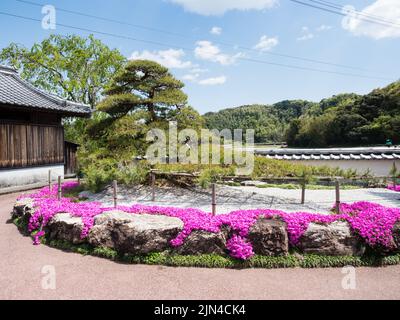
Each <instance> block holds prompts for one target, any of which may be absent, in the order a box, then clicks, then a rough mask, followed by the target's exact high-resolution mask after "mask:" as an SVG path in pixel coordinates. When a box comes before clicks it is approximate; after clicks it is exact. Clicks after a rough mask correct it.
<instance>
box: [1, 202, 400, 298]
mask: <svg viewBox="0 0 400 320" xmlns="http://www.w3.org/2000/svg"><path fill="white" fill-rule="evenodd" d="M17 196H18V195H16V194H14V195H7V196H0V255H1V257H2V261H1V263H0V288H1V289H0V299H149V300H155V299H166V300H182V299H199V300H219V299H227V300H231V299H232V300H248V299H255V300H257V299H266V300H267V299H325V300H328V299H393V300H398V299H400V277H399V274H400V266H393V267H387V268H360V269H357V270H356V289H355V290H344V289H343V288H342V281H343V277H344V276H345V275H344V274H342V269H340V268H339V269H278V270H266V269H257V270H251V269H247V270H223V269H198V268H167V267H161V266H144V265H125V264H119V263H114V262H112V261H108V260H105V259H100V258H96V257H85V256H81V255H78V254H73V253H66V252H63V251H61V250H56V249H52V248H49V247H46V246H37V247H35V246H32V240H31V239H30V238H25V237H23V236H22V235H21V234H20V233H19V232H18V231H17V229H16V227H15V226H14V225H12V224H9V223H7V220H8V219H9V217H10V212H11V209H12V206H13V204H14V202H15V199H16V198H17ZM45 266H47V269H46V268H45V269H44V267H45ZM49 267H50V268H53V270H54V271H55V276H56V278H55V280H56V282H55V283H56V289H55V290H45V289H43V288H42V282H46V281H44V280H46V275H48V274H47V273H42V272H44V271H46V270H49Z"/></svg>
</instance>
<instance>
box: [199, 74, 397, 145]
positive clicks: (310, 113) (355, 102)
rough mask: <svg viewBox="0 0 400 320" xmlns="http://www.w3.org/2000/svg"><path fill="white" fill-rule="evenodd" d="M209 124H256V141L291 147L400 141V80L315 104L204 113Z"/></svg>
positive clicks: (246, 126) (219, 126)
mask: <svg viewBox="0 0 400 320" xmlns="http://www.w3.org/2000/svg"><path fill="white" fill-rule="evenodd" d="M204 119H205V121H206V125H207V127H208V128H209V129H218V130H222V129H231V130H233V129H238V128H241V129H244V130H246V129H254V130H255V142H256V143H274V142H282V141H287V143H288V144H289V146H292V147H328V146H355V145H372V144H384V143H385V141H386V139H392V140H393V142H394V143H396V144H398V143H400V82H399V81H397V82H394V83H392V84H390V85H388V86H387V87H385V88H380V89H375V90H374V91H372V92H371V93H369V94H367V95H364V96H360V95H357V94H354V93H345V94H340V95H336V96H333V97H331V98H327V99H323V100H322V101H320V102H319V103H315V102H310V101H304V100H288V101H282V102H279V103H276V104H274V105H257V104H256V105H247V106H241V107H237V108H230V109H225V110H221V111H219V112H210V113H207V114H205V115H204Z"/></svg>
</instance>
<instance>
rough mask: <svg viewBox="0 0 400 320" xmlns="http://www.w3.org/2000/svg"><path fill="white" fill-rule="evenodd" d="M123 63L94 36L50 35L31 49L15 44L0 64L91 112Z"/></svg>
mask: <svg viewBox="0 0 400 320" xmlns="http://www.w3.org/2000/svg"><path fill="white" fill-rule="evenodd" d="M124 61H125V58H124V56H122V55H121V53H120V52H119V51H118V50H112V49H110V48H109V47H107V46H106V45H105V44H103V43H102V42H101V41H100V40H97V39H95V38H94V37H93V36H92V35H91V36H89V37H88V38H82V37H80V36H77V35H69V36H62V35H51V36H50V37H49V38H47V39H45V40H43V41H42V42H41V43H36V44H34V45H33V46H32V48H30V49H29V48H26V47H24V46H21V45H19V44H16V43H12V44H10V45H9V46H8V47H6V48H4V49H3V50H2V51H1V52H0V62H1V63H6V64H8V65H10V66H12V67H14V68H17V69H18V70H19V71H20V73H21V76H22V77H23V78H24V79H26V80H28V81H30V82H31V83H33V84H34V85H35V86H37V87H39V88H41V89H43V90H46V91H49V92H52V93H55V94H57V95H59V96H62V97H64V98H67V99H69V100H72V101H75V102H81V103H86V104H89V105H90V106H91V107H92V108H94V107H95V105H96V104H97V103H98V101H99V100H100V98H101V95H102V92H103V89H104V87H105V86H106V84H107V83H108V81H109V79H110V78H111V77H112V76H113V75H114V73H115V72H116V71H118V70H119V69H120V68H121V67H122V65H123V63H124Z"/></svg>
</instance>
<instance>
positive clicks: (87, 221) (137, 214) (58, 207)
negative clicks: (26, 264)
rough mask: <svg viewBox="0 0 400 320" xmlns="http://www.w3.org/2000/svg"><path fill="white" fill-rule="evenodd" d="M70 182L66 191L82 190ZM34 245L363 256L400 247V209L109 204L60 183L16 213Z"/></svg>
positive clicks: (243, 256) (26, 200)
mask: <svg viewBox="0 0 400 320" xmlns="http://www.w3.org/2000/svg"><path fill="white" fill-rule="evenodd" d="M76 187H77V184H76V183H65V184H64V185H63V190H64V191H66V190H68V189H73V188H76ZM12 218H13V220H14V221H15V222H16V224H17V225H19V226H20V227H22V228H23V229H24V230H23V231H26V232H28V233H29V234H31V235H32V237H33V239H34V244H40V243H41V242H44V243H46V242H52V241H62V242H64V243H65V242H66V243H70V244H71V245H87V246H90V247H92V248H102V249H109V250H112V252H116V254H118V255H127V254H129V255H135V256H143V255H148V254H153V253H165V254H168V255H184V256H185V255H188V256H196V255H218V256H230V257H231V258H230V259H235V260H238V261H246V260H251V259H252V258H253V257H260V256H261V257H287V256H290V255H291V254H293V252H295V253H296V254H297V255H310V254H312V255H319V256H327V257H328V256H329V257H332V256H337V257H362V256H364V255H365V254H366V253H367V252H369V253H370V254H371V252H372V254H374V255H377V256H384V255H389V256H390V255H395V254H396V253H398V252H400V209H399V208H387V207H383V206H381V205H377V204H373V203H367V202H364V203H354V204H342V205H341V214H333V213H332V214H330V215H327V214H312V213H301V212H299V213H286V212H283V211H278V210H261V209H260V210H247V211H246V210H243V211H235V212H231V213H229V214H224V215H218V216H213V215H211V214H209V213H205V212H203V211H200V210H197V209H182V208H168V207H154V206H153V207H150V206H141V205H134V206H131V207H121V206H119V207H117V208H116V209H115V208H110V207H102V205H101V204H100V203H92V202H89V203H88V202H83V203H81V202H77V201H76V199H73V198H61V200H58V199H57V191H56V188H53V190H49V188H48V187H47V188H43V189H42V190H40V191H39V192H37V193H35V194H31V195H27V196H22V197H20V199H18V201H17V203H16V204H15V206H14V210H13V212H12Z"/></svg>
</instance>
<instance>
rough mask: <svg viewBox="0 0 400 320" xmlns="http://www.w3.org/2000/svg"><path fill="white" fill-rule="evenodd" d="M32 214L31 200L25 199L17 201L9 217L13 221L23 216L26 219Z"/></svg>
mask: <svg viewBox="0 0 400 320" xmlns="http://www.w3.org/2000/svg"><path fill="white" fill-rule="evenodd" d="M33 213H34V208H33V200H32V199H29V198H26V199H21V200H18V201H17V202H16V203H15V205H14V209H13V211H12V213H11V215H12V218H13V219H16V218H20V217H23V216H28V217H27V218H29V217H30V216H31V215H32V214H33Z"/></svg>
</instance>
